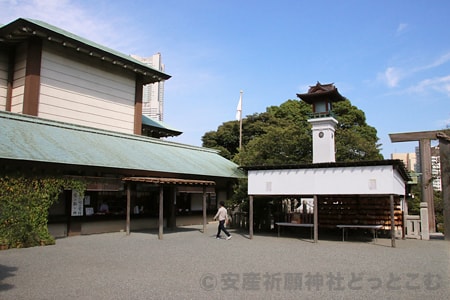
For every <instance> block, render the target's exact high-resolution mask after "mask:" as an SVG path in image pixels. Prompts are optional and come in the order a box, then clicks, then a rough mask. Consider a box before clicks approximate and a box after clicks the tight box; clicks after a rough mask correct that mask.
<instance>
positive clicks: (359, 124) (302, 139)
mask: <svg viewBox="0 0 450 300" xmlns="http://www.w3.org/2000/svg"><path fill="white" fill-rule="evenodd" d="M333 111H334V113H335V115H336V119H337V120H338V122H339V123H338V127H337V128H336V160H337V161H342V162H348V161H361V160H380V159H383V156H382V155H381V153H380V146H381V145H380V144H378V141H379V139H378V137H377V131H376V129H375V128H374V127H371V126H369V125H368V124H367V122H366V117H365V114H364V112H363V111H362V110H360V109H358V108H357V107H355V106H353V105H352V104H351V103H350V101H349V100H348V99H346V100H345V101H340V102H337V103H335V104H334V108H333ZM311 112H312V111H311V106H310V105H309V104H307V103H305V102H303V101H298V100H287V101H286V102H284V103H282V104H281V105H280V106H270V107H268V108H267V109H266V112H263V113H255V114H253V115H249V116H247V117H246V118H244V119H243V123H242V127H243V130H242V131H243V132H242V134H243V136H242V144H243V148H242V149H241V150H240V151H239V149H238V148H239V122H237V121H229V122H226V123H223V124H222V125H221V126H219V128H218V129H217V131H210V132H207V133H205V135H204V136H203V137H202V142H203V146H204V147H209V148H215V149H218V150H220V151H221V155H223V156H224V157H226V158H228V159H231V160H233V161H235V162H236V163H238V164H240V165H273V164H303V163H310V162H311V161H312V138H311V125H310V124H309V122H308V119H309V116H310V114H311Z"/></svg>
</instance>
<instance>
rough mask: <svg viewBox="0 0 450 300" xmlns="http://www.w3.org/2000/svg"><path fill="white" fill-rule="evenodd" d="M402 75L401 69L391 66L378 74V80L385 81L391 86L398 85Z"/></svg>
mask: <svg viewBox="0 0 450 300" xmlns="http://www.w3.org/2000/svg"><path fill="white" fill-rule="evenodd" d="M401 77H402V75H401V71H400V70H399V69H397V68H394V67H389V68H387V69H386V70H385V71H384V73H380V74H378V80H380V81H382V82H384V83H385V84H387V85H388V86H389V87H396V86H397V85H398V83H399V81H400V79H401Z"/></svg>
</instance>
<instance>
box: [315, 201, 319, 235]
mask: <svg viewBox="0 0 450 300" xmlns="http://www.w3.org/2000/svg"><path fill="white" fill-rule="evenodd" d="M318 203H319V201H318V200H317V195H314V243H317V241H318V240H319V206H318Z"/></svg>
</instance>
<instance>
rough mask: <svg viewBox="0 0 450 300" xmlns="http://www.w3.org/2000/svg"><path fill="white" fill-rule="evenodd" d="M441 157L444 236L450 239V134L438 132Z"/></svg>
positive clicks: (447, 239)
mask: <svg viewBox="0 0 450 300" xmlns="http://www.w3.org/2000/svg"><path fill="white" fill-rule="evenodd" d="M437 137H438V139H439V156H440V158H441V186H442V204H443V206H444V238H445V240H446V241H450V136H448V135H445V134H437Z"/></svg>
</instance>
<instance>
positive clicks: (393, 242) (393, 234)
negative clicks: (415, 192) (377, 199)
mask: <svg viewBox="0 0 450 300" xmlns="http://www.w3.org/2000/svg"><path fill="white" fill-rule="evenodd" d="M390 204H391V205H390V206H391V247H393V248H395V215H394V195H391V196H390Z"/></svg>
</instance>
